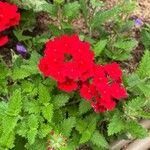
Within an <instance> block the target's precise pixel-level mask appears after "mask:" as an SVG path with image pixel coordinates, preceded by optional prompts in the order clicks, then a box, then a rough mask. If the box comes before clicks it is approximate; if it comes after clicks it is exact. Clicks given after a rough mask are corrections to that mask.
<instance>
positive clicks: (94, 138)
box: [91, 131, 108, 148]
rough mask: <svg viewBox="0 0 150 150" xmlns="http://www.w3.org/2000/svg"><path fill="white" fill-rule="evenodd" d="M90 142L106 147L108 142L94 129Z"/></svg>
mask: <svg viewBox="0 0 150 150" xmlns="http://www.w3.org/2000/svg"><path fill="white" fill-rule="evenodd" d="M91 142H92V143H93V144H94V145H96V146H97V147H100V148H108V143H107V141H106V139H105V137H104V136H103V135H102V134H100V133H99V131H95V132H94V134H93V136H92V138H91Z"/></svg>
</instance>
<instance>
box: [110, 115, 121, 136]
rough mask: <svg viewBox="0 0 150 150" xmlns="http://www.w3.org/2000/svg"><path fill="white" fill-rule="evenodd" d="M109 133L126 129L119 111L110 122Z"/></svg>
mask: <svg viewBox="0 0 150 150" xmlns="http://www.w3.org/2000/svg"><path fill="white" fill-rule="evenodd" d="M107 129H108V131H107V132H108V135H109V136H110V135H113V134H116V133H119V132H121V131H122V130H123V129H124V122H123V121H122V119H121V116H120V114H119V113H117V114H115V115H114V116H113V117H112V119H111V120H110V122H109V124H108V128H107Z"/></svg>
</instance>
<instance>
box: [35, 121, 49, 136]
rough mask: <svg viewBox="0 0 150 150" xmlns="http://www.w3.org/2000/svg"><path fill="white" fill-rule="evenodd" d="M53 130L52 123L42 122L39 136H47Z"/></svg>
mask: <svg viewBox="0 0 150 150" xmlns="http://www.w3.org/2000/svg"><path fill="white" fill-rule="evenodd" d="M51 130H52V127H51V126H50V124H47V123H46V124H44V123H42V124H41V126H40V129H39V132H38V134H39V137H40V138H44V137H46V136H47V135H48V134H49V133H50V131H51Z"/></svg>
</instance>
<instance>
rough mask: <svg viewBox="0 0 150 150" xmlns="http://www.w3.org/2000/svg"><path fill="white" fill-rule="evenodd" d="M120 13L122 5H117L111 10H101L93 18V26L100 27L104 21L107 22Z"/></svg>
mask: <svg viewBox="0 0 150 150" xmlns="http://www.w3.org/2000/svg"><path fill="white" fill-rule="evenodd" d="M119 13H120V7H119V6H116V7H114V8H112V9H111V10H105V11H99V12H97V13H96V14H95V15H94V16H93V18H92V24H91V26H92V28H96V27H99V26H100V25H101V24H102V23H104V22H106V21H107V20H108V19H110V18H112V17H114V16H116V15H117V14H119Z"/></svg>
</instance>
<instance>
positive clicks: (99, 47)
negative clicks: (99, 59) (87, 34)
mask: <svg viewBox="0 0 150 150" xmlns="http://www.w3.org/2000/svg"><path fill="white" fill-rule="evenodd" d="M106 44H107V40H100V41H99V42H97V43H96V44H95V46H94V48H93V49H94V52H95V56H100V54H101V53H102V51H103V50H104V49H105V47H106Z"/></svg>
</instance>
